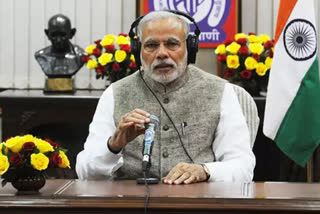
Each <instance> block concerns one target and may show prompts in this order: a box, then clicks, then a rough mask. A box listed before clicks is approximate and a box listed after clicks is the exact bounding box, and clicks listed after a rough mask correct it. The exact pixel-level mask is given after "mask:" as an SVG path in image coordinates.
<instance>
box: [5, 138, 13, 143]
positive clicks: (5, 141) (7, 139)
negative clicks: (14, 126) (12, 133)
mask: <svg viewBox="0 0 320 214" xmlns="http://www.w3.org/2000/svg"><path fill="white" fill-rule="evenodd" d="M10 138H12V137H8V138H6V139H4V142H6V141H7V140H9V139H10Z"/></svg>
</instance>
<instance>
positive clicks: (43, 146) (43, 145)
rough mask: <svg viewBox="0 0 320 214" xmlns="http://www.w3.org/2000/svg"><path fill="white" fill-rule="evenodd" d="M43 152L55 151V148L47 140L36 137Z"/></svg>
mask: <svg viewBox="0 0 320 214" xmlns="http://www.w3.org/2000/svg"><path fill="white" fill-rule="evenodd" d="M34 143H35V144H36V146H37V148H38V149H39V151H40V152H41V153H46V152H53V151H54V149H53V147H52V146H51V144H50V143H48V142H47V141H44V140H41V139H38V138H36V139H35V142H34Z"/></svg>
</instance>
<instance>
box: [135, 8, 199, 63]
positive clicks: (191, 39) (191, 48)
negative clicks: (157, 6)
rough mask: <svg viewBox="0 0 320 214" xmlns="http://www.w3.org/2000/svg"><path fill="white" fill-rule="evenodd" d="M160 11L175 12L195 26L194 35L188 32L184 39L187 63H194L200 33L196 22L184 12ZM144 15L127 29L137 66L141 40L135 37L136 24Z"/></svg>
mask: <svg viewBox="0 0 320 214" xmlns="http://www.w3.org/2000/svg"><path fill="white" fill-rule="evenodd" d="M161 11H166V12H169V13H173V14H176V15H179V16H183V17H185V18H187V19H188V20H189V21H191V22H192V23H193V24H194V25H195V26H196V29H195V31H194V34H195V35H191V34H189V36H188V38H187V41H186V43H187V52H188V64H189V63H193V64H194V63H195V61H196V54H197V52H198V43H199V35H200V33H201V31H200V28H199V25H198V24H197V23H196V21H195V20H194V18H193V17H192V16H190V15H189V14H187V13H185V12H182V11H178V10H161ZM146 15H147V14H146ZM146 15H142V16H139V17H138V18H137V19H136V20H135V21H134V22H133V23H132V24H131V27H130V31H129V37H130V39H131V51H132V53H133V55H134V57H135V59H136V64H137V67H138V68H140V66H141V60H140V51H141V42H140V41H139V38H138V37H137V36H138V35H137V33H138V32H137V26H138V25H139V23H140V21H141V20H142V19H143V18H144V17H145V16H146ZM134 28H135V29H136V33H135V32H134Z"/></svg>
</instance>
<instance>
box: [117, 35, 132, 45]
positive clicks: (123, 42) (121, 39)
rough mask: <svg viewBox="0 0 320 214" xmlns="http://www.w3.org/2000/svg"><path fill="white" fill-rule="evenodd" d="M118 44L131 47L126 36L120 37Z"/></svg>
mask: <svg viewBox="0 0 320 214" xmlns="http://www.w3.org/2000/svg"><path fill="white" fill-rule="evenodd" d="M117 43H118V45H129V44H130V42H129V39H128V37H125V36H118V38H117Z"/></svg>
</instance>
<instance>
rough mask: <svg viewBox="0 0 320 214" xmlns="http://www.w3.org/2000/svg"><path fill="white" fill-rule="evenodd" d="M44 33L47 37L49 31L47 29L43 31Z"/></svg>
mask: <svg viewBox="0 0 320 214" xmlns="http://www.w3.org/2000/svg"><path fill="white" fill-rule="evenodd" d="M44 32H45V34H46V35H47V36H48V37H49V30H48V29H44Z"/></svg>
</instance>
